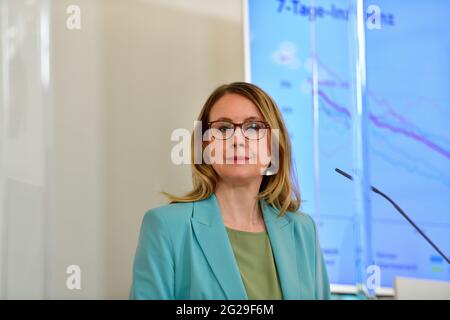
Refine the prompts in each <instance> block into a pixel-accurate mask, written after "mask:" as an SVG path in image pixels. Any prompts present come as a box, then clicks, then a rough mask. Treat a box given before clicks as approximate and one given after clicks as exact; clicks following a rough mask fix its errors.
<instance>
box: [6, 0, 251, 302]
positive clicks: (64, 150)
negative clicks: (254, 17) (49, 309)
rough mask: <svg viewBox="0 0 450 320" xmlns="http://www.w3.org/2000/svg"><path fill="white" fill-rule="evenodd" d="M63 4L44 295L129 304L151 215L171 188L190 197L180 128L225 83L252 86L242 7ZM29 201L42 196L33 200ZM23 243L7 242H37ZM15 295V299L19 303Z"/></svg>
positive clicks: (82, 0) (54, 66)
mask: <svg viewBox="0 0 450 320" xmlns="http://www.w3.org/2000/svg"><path fill="white" fill-rule="evenodd" d="M51 4H52V8H51V51H50V52H51V89H52V91H51V92H52V95H51V99H50V102H49V103H48V106H51V109H50V110H51V113H50V114H48V115H47V114H46V119H45V120H46V128H45V130H44V132H45V134H46V137H47V147H46V148H45V149H44V150H45V161H46V162H45V163H46V166H45V168H44V169H43V171H44V174H45V177H47V178H46V180H45V186H44V196H43V199H44V200H45V201H44V204H43V208H44V209H45V215H46V216H47V220H46V230H48V233H47V235H46V237H45V243H46V244H47V245H46V248H45V249H43V250H42V251H43V252H42V254H43V255H44V257H46V261H45V263H44V264H43V265H44V266H45V268H46V273H45V274H46V275H47V278H45V274H44V275H43V277H44V278H43V279H44V280H45V282H44V288H43V290H41V291H42V292H40V293H39V292H38V293H37V295H36V296H34V297H39V295H40V296H42V297H47V298H57V299H80V298H82V299H97V298H100V299H104V298H112V299H126V298H127V297H128V291H129V287H130V281H131V266H132V259H133V255H134V250H135V247H136V243H137V236H138V232H139V227H140V222H141V219H142V216H143V214H144V213H145V211H146V210H148V209H149V208H151V207H154V206H159V205H161V204H164V203H165V201H166V199H165V198H164V197H163V196H161V195H160V194H159V191H162V190H165V191H170V192H174V193H182V192H185V191H187V190H188V189H189V188H190V185H191V184H190V168H189V166H182V167H178V166H175V165H173V164H172V163H171V162H170V150H171V147H172V146H173V145H174V143H173V142H171V141H170V134H171V132H172V130H173V129H175V128H180V127H182V128H187V129H189V130H191V129H192V126H193V121H194V119H195V118H196V116H197V114H198V112H199V110H200V108H201V106H202V104H203V102H204V101H205V99H206V97H207V96H208V94H209V93H210V92H211V91H212V90H213V89H214V88H215V87H216V86H218V85H220V84H222V83H225V82H231V81H238V80H243V79H244V63H243V39H242V12H241V0H189V1H182V0H170V1H169V0H168V1H162V0H153V1H150V0H145V1H144V0H141V1H140V0H95V1H94V0H78V1H76V0H57V1H51ZM73 4H75V5H79V7H80V9H81V29H80V30H68V29H67V28H66V19H67V17H68V14H66V8H67V6H69V5H73ZM38 5H39V4H38ZM23 67H24V68H26V67H27V65H26V62H24V65H23ZM28 103H29V105H30V106H32V105H33V99H29V102H28ZM12 107H14V106H12ZM4 110H5V108H0V112H2V113H4ZM0 138H1V136H0ZM2 141H3V142H4V141H5V139H0V144H1V142H2ZM3 144H4V143H3ZM0 150H2V149H1V145H0ZM6 157H8V155H6ZM9 157H11V155H9ZM27 160H28V161H30V162H32V161H33V157H32V155H31V156H30V157H29V158H28V159H27ZM0 166H1V162H0ZM1 172H2V171H0V175H1ZM11 190H12V189H11ZM0 193H1V195H0V202H2V203H0V209H2V212H1V213H2V215H0V216H5V214H8V215H13V214H14V212H13V211H11V210H10V211H8V212H7V211H5V209H4V208H5V203H6V201H7V200H8V199H12V198H11V197H12V195H11V191H10V192H6V191H5V190H3V189H0ZM5 198H7V199H5ZM21 200H22V201H23V202H24V203H27V202H29V201H31V200H32V199H31V198H30V197H27V196H26V195H25V194H22V198H21ZM28 214H29V215H32V214H33V213H32V212H29V213H28ZM7 227H8V230H10V231H13V230H12V228H15V229H16V230H20V226H18V225H16V226H12V225H8V226H7ZM23 236H24V237H23V238H22V240H21V239H20V238H19V239H17V238H10V239H9V241H7V242H6V243H7V245H8V246H11V245H12V242H11V241H13V242H14V243H15V242H20V241H23V242H24V243H25V242H27V243H28V240H26V237H27V235H26V234H25V233H23ZM3 243H5V242H3ZM44 251H45V252H44ZM32 252H33V249H32V248H30V249H28V250H24V251H22V252H21V253H20V255H19V258H18V260H16V261H15V264H17V265H20V264H21V263H22V269H23V270H26V268H24V267H23V262H25V261H27V259H29V257H30V256H31V255H32ZM7 259H8V260H10V261H11V257H10V256H9V255H8V256H7ZM0 261H1V260H0ZM1 262H2V263H3V261H1ZM72 264H76V265H79V266H80V267H81V270H82V288H81V290H78V291H77V290H72V291H71V290H68V289H67V288H66V277H67V275H66V273H65V271H66V267H67V266H68V265H72ZM41 265H42V264H41ZM11 267H14V266H11ZM9 270H11V268H10V269H9ZM29 271H30V272H32V270H29ZM10 276H11V272H10V273H9V274H8V277H10ZM40 276H41V273H39V274H38V277H40ZM15 288H16V289H17V290H15V291H14V297H19V298H20V297H21V296H23V297H25V296H26V294H27V290H28V289H29V288H27V284H26V283H22V284H21V285H20V286H19V287H15ZM11 290H12V288H11V287H9V289H8V288H7V289H6V291H7V292H6V293H5V292H4V293H3V294H4V296H5V297H7V298H10V297H12V291H11ZM31 298H33V297H31Z"/></svg>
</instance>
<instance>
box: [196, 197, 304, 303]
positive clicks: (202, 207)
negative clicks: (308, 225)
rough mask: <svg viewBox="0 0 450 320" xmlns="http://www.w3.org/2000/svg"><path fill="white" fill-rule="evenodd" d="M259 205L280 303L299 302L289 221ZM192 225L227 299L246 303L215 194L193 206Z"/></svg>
mask: <svg viewBox="0 0 450 320" xmlns="http://www.w3.org/2000/svg"><path fill="white" fill-rule="evenodd" d="M260 204H261V209H262V213H263V217H264V222H265V224H266V229H267V232H268V235H269V239H270V243H271V246H272V251H273V256H274V259H275V265H276V267H277V271H278V276H279V279H280V285H281V290H282V293H283V299H286V300H287V299H300V283H299V278H298V269H297V259H296V252H295V245H294V229H293V227H294V224H293V223H292V219H290V218H289V217H288V216H287V215H284V216H283V217H279V216H278V210H277V209H276V208H274V207H273V206H271V205H269V204H268V203H267V202H266V201H265V200H264V199H261V200H260ZM192 222H193V223H192V225H193V230H194V233H195V235H196V237H197V239H198V241H199V244H200V246H201V248H202V250H203V253H204V255H205V256H206V259H207V261H208V263H209V265H210V267H211V269H212V270H213V272H214V274H215V276H216V278H217V280H218V282H219V283H220V285H221V287H222V289H223V291H224V292H225V295H226V296H227V298H228V299H230V300H243V299H248V297H247V293H246V290H245V287H244V284H243V282H242V279H241V275H240V272H239V267H238V265H237V262H236V258H235V256H234V253H233V249H232V247H231V243H230V241H229V239H228V234H227V232H226V229H225V225H224V223H223V218H222V214H221V213H220V207H219V205H218V202H217V198H216V195H215V193H212V194H211V196H210V197H209V198H207V199H204V200H201V201H196V202H194V205H193V212H192Z"/></svg>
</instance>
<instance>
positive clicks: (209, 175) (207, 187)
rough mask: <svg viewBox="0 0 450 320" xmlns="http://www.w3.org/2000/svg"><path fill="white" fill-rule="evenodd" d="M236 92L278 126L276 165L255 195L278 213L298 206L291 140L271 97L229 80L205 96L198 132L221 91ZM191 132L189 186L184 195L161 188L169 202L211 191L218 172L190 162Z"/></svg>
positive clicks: (205, 195) (201, 196) (204, 195)
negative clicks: (276, 169) (277, 159)
mask: <svg viewBox="0 0 450 320" xmlns="http://www.w3.org/2000/svg"><path fill="white" fill-rule="evenodd" d="M227 93H234V94H239V95H241V96H243V97H245V98H247V99H249V100H250V101H251V102H253V103H254V104H255V105H256V107H257V108H258V109H259V111H260V112H261V113H262V115H263V117H264V120H265V121H266V122H267V123H268V124H269V126H270V128H272V129H279V137H278V139H279V141H278V143H279V169H278V172H277V173H276V174H274V175H270V176H267V175H265V176H263V180H262V182H261V186H260V189H259V193H258V199H264V200H266V202H267V203H268V204H269V205H272V206H274V207H275V208H277V209H278V210H279V215H280V216H282V215H284V214H285V213H286V211H291V212H296V211H297V210H298V209H299V207H300V202H301V198H300V193H299V191H298V188H297V177H296V174H295V166H294V165H293V160H292V153H291V144H290V141H289V137H288V132H287V129H286V127H285V125H284V122H283V118H282V116H281V113H280V111H279V109H278V107H277V105H276V103H275V102H274V100H273V99H272V98H271V97H270V96H269V95H268V94H267V93H266V92H264V91H263V90H262V89H261V88H259V87H257V86H256V85H254V84H251V83H247V82H233V83H230V84H224V85H221V86H219V87H218V88H216V89H215V90H214V91H213V92H212V93H211V95H210V96H209V97H208V99H207V100H206V102H205V104H204V105H203V108H202V110H201V111H200V114H199V116H198V120H199V121H201V123H202V134H203V132H204V131H205V130H206V129H207V123H208V121H209V113H210V111H211V109H212V107H213V106H214V104H215V103H216V102H217V101H218V100H219V99H220V98H221V97H223V96H224V95H225V94H227ZM194 146H195V143H194V135H192V138H191V163H192V183H193V189H192V190H191V191H190V192H188V193H187V194H186V195H185V196H174V195H171V194H169V193H167V192H162V193H163V194H164V195H166V196H167V197H168V198H169V199H170V203H176V202H191V201H200V200H203V199H206V198H208V197H210V196H211V194H212V193H213V192H214V190H215V187H216V183H217V181H218V175H217V173H216V172H215V170H214V169H213V167H212V166H211V165H210V164H206V163H204V162H203V161H202V162H201V163H200V164H198V163H195V162H194Z"/></svg>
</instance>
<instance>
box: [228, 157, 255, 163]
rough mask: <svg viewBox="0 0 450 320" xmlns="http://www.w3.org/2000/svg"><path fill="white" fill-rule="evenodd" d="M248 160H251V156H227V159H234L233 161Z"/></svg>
mask: <svg viewBox="0 0 450 320" xmlns="http://www.w3.org/2000/svg"><path fill="white" fill-rule="evenodd" d="M248 160H250V158H249V157H242V156H234V157H229V158H227V161H233V162H237V161H248Z"/></svg>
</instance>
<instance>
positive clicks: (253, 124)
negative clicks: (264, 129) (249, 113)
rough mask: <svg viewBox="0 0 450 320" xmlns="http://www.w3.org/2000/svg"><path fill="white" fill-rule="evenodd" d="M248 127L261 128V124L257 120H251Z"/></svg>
mask: <svg viewBox="0 0 450 320" xmlns="http://www.w3.org/2000/svg"><path fill="white" fill-rule="evenodd" d="M247 128H248V129H253V130H258V129H261V125H260V124H259V123H257V122H251V123H249V124H248V127H247Z"/></svg>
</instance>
